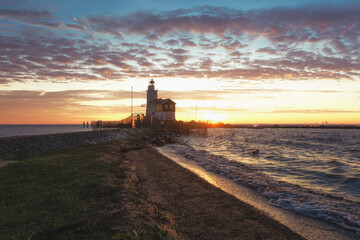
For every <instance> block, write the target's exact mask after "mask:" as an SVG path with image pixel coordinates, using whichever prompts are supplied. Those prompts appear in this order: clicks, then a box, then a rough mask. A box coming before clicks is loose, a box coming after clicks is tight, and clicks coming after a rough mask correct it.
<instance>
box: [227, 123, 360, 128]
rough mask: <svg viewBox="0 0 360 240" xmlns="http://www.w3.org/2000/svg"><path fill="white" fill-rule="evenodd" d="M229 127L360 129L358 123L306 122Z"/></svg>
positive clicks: (232, 126)
mask: <svg viewBox="0 0 360 240" xmlns="http://www.w3.org/2000/svg"><path fill="white" fill-rule="evenodd" d="M226 127H227V128H257V129H260V128H321V129H360V125H357V124H349V125H347V124H344V125H340V124H339V125H330V124H329V125H306V124H229V126H226Z"/></svg>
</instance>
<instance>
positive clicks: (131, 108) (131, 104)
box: [131, 86, 133, 128]
mask: <svg viewBox="0 0 360 240" xmlns="http://www.w3.org/2000/svg"><path fill="white" fill-rule="evenodd" d="M131 128H133V87H132V86H131Z"/></svg>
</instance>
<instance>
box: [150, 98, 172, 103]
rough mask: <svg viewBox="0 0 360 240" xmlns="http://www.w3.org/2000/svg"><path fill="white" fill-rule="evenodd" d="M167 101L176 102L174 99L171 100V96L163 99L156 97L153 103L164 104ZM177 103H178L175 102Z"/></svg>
mask: <svg viewBox="0 0 360 240" xmlns="http://www.w3.org/2000/svg"><path fill="white" fill-rule="evenodd" d="M166 102H173V103H175V102H174V101H173V100H171V99H170V98H167V99H162V98H158V99H155V100H153V103H161V104H164V103H166ZM175 104H176V103H175Z"/></svg>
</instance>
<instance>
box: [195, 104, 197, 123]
mask: <svg viewBox="0 0 360 240" xmlns="http://www.w3.org/2000/svg"><path fill="white" fill-rule="evenodd" d="M196 115H197V103H196V108H195V122H196Z"/></svg>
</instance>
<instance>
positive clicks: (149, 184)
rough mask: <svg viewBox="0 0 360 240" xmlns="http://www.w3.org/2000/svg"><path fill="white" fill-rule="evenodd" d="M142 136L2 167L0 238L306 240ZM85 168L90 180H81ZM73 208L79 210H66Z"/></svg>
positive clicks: (88, 146)
mask: <svg viewBox="0 0 360 240" xmlns="http://www.w3.org/2000/svg"><path fill="white" fill-rule="evenodd" d="M141 137H143V136H138V137H137V138H132V137H128V138H126V139H124V138H123V139H117V140H112V141H110V142H106V143H100V144H94V145H87V146H82V147H77V146H76V147H74V148H71V149H59V150H58V151H56V152H47V153H43V154H42V155H40V156H36V157H23V158H21V159H19V161H18V162H17V163H14V164H8V165H7V166H6V167H3V168H1V169H0V178H4V180H3V181H2V185H3V187H4V191H0V195H1V196H2V199H3V201H4V202H8V203H7V204H6V205H2V206H0V208H1V209H0V210H1V211H4V215H3V218H2V219H1V220H0V221H1V224H2V225H4V226H7V227H6V229H5V228H4V229H3V230H2V232H1V233H0V235H2V236H4V238H9V237H11V236H12V238H16V237H14V236H19V235H18V234H25V235H24V236H26V238H27V237H29V236H30V235H31V236H33V237H34V238H37V237H39V236H53V237H55V236H72V235H74V234H76V236H83V237H85V238H88V237H89V236H94V234H96V236H103V237H102V238H101V237H100V239H109V236H112V238H113V239H130V238H129V237H134V238H131V239H141V238H139V237H137V238H136V236H158V237H159V236H160V238H157V239H304V238H302V237H301V236H299V235H298V234H296V233H294V232H293V231H291V230H290V229H289V228H287V227H286V226H284V225H282V224H280V223H279V222H277V221H276V220H274V219H272V218H271V217H269V216H267V215H265V214H264V213H262V212H261V211H259V210H256V209H255V208H254V207H252V206H250V205H248V204H246V203H244V202H242V201H240V200H238V199H237V198H235V197H234V196H231V195H229V194H227V193H225V192H224V191H222V190H220V189H219V188H216V187H214V186H213V185H211V184H210V183H208V182H206V181H205V180H203V179H201V178H200V177H198V176H197V175H196V174H194V173H192V172H191V171H189V170H187V169H185V168H183V167H182V166H180V165H178V164H177V163H175V162H173V161H172V160H171V159H169V158H167V157H165V156H163V155H161V154H160V153H159V152H158V151H157V150H156V149H155V148H154V147H153V146H152V145H150V144H149V143H147V142H145V141H144V140H142V138H141ZM25 147H26V146H25ZM38 150H39V149H38ZM74 154H75V155H74ZM76 156H78V157H76ZM80 159H81V160H80ZM87 159H89V160H90V159H91V161H90V162H89V160H87ZM54 164H55V165H54ZM59 164H60V165H59ZM74 164H76V166H77V167H75V168H74ZM89 164H90V165H89ZM60 166H61V167H60ZM89 166H91V168H89ZM97 166H98V167H97ZM101 166H102V167H101ZM20 169H24V170H21V173H20V172H19V171H20ZM25 169H32V170H31V171H29V170H26V171H25ZM90 169H91V171H90ZM84 170H86V171H87V173H86V178H87V179H89V180H86V179H84V180H81V182H79V181H80V179H82V177H80V176H83V174H85V173H84V172H83V171H84ZM44 174H45V175H44ZM73 174H76V175H74V176H73ZM79 177H80V178H79ZM20 178H21V179H22V180H21V185H19V181H20V180H19V179H20ZM97 179H99V180H97ZM69 181H70V182H72V184H70V185H69V184H68V183H67V182H69ZM88 181H93V183H92V184H90V185H88V184H87V182H88ZM78 183H79V184H80V183H81V184H82V185H78ZM74 184H75V185H74ZM50 186H52V187H50ZM49 187H50V188H49ZM57 188H59V189H57ZM6 189H8V190H6ZM24 189H26V191H25V192H24ZM50 189H51V191H49V190H50ZM5 190H6V191H5ZM52 191H53V193H52ZM84 194H85V195H84ZM87 195H88V196H87ZM64 196H68V197H64ZM94 196H96V197H95V198H94ZM109 203H111V204H110V205H109ZM69 204H70V205H69ZM66 206H68V207H66ZM70 206H72V207H70ZM75 206H76V209H78V210H76V211H71V209H72V208H74V207H75ZM54 208H55V209H57V210H56V212H54ZM58 208H59V209H58ZM19 209H21V210H19ZM40 209H41V216H40V215H39V214H38V211H40ZM89 210H90V212H88V211H89ZM14 211H15V212H18V211H20V212H19V214H16V215H14V214H13V212H14ZM77 213H78V214H80V215H77ZM24 214H25V215H24ZM25 216H26V217H25ZM30 216H31V217H30ZM70 216H71V217H70ZM97 216H102V217H100V218H99V217H97ZM69 217H70V218H71V219H72V220H71V221H70V220H65V219H68V218H69ZM9 218H11V219H12V220H11V221H9ZM88 218H90V219H92V218H93V219H94V221H95V222H94V224H93V225H89V223H88V221H89V220H87V219H88ZM34 221H35V222H34ZM36 222H38V223H36ZM99 226H101V228H99ZM79 234H80V235H79ZM81 234H84V235H81ZM89 234H90V235H89ZM5 236H6V237H5ZM24 236H22V237H24ZM105 236H107V237H105ZM22 237H20V238H22ZM126 237H128V238H126ZM60 239H66V237H65V238H60ZM80 239H81V238H80ZM150 239H153V238H150Z"/></svg>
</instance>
